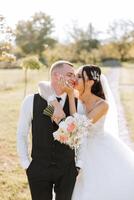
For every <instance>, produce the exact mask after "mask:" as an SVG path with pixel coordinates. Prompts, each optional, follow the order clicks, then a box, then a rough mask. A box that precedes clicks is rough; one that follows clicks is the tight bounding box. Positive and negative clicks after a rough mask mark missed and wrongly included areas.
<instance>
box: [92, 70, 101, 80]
mask: <svg viewBox="0 0 134 200" xmlns="http://www.w3.org/2000/svg"><path fill="white" fill-rule="evenodd" d="M91 75H92V77H93V80H96V81H99V80H100V75H99V73H98V72H96V71H91Z"/></svg>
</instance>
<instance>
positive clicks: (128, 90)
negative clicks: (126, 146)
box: [120, 65, 134, 141]
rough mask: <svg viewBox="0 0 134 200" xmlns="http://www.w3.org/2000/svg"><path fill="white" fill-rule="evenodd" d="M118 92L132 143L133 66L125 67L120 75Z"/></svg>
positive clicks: (133, 127)
mask: <svg viewBox="0 0 134 200" xmlns="http://www.w3.org/2000/svg"><path fill="white" fill-rule="evenodd" d="M120 89H121V90H120V92H121V99H122V102H123V105H124V109H125V114H126V119H127V125H128V127H129V131H130V134H131V137H132V139H133V141H134V106H133V105H134V103H133V102H134V65H126V66H125V67H124V68H123V69H122V71H121V75H120Z"/></svg>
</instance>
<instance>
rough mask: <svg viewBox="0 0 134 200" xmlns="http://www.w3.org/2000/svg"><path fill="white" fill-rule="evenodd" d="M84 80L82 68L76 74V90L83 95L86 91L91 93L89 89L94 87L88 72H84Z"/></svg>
mask: <svg viewBox="0 0 134 200" xmlns="http://www.w3.org/2000/svg"><path fill="white" fill-rule="evenodd" d="M83 75H84V80H85V81H84V80H83V77H82V68H81V69H79V70H78V72H77V73H76V83H75V89H76V90H78V91H79V93H80V94H82V93H83V92H84V91H85V90H88V91H89V88H91V87H92V85H93V84H94V81H93V80H89V78H88V76H87V74H86V72H85V71H84V73H83Z"/></svg>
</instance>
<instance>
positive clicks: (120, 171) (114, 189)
mask: <svg viewBox="0 0 134 200" xmlns="http://www.w3.org/2000/svg"><path fill="white" fill-rule="evenodd" d="M103 81H104V80H103V79H102V83H103ZM102 85H103V89H104V91H105V95H106V96H107V100H108V102H109V105H110V104H111V106H110V107H111V112H110V113H109V116H108V114H107V115H106V116H104V117H102V118H101V119H100V120H98V121H97V122H96V123H95V124H93V126H92V127H91V128H90V129H89V134H88V136H86V137H85V138H84V140H83V143H82V144H81V147H80V148H79V153H78V155H77V159H78V160H79V159H80V160H81V161H82V163H83V165H82V168H81V170H80V173H79V175H78V177H77V180H76V184H75V187H74V191H73V195H72V200H134V152H133V151H132V150H131V149H130V148H129V147H128V146H127V145H126V144H125V143H124V142H122V141H121V140H120V139H119V137H118V134H117V132H118V130H117V129H118V127H117V124H116V122H117V119H116V110H115V109H114V104H113V103H112V101H111V100H112V95H111V94H110V90H109V88H108V85H107V83H106V81H105V83H103V84H102ZM39 93H40V95H41V96H42V97H43V98H45V99H47V100H48V97H50V96H53V91H52V88H51V86H50V84H48V83H46V82H40V83H39ZM79 103H80V102H79ZM79 103H78V110H79V114H86V110H85V108H84V106H83V104H81V103H80V104H79ZM79 107H80V109H79ZM109 110H110V109H109Z"/></svg>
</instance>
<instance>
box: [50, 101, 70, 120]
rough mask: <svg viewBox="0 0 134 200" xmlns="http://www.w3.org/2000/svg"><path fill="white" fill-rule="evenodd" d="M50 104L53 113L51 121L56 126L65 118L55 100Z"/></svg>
mask: <svg viewBox="0 0 134 200" xmlns="http://www.w3.org/2000/svg"><path fill="white" fill-rule="evenodd" d="M51 104H52V105H53V106H54V113H53V116H52V117H51V119H52V120H53V121H54V122H55V123H56V124H58V123H59V122H60V121H61V120H62V119H63V118H65V116H66V115H65V113H64V111H63V108H62V106H61V105H60V103H59V102H58V101H57V100H54V101H52V102H51Z"/></svg>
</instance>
